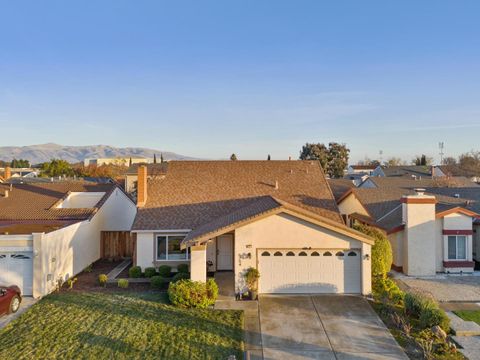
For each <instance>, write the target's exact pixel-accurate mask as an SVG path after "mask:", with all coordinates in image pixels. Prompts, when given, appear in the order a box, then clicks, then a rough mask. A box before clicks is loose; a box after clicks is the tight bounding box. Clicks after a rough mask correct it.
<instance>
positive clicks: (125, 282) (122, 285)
mask: <svg viewBox="0 0 480 360" xmlns="http://www.w3.org/2000/svg"><path fill="white" fill-rule="evenodd" d="M117 285H118V287H119V288H122V289H126V288H128V280H127V279H118V283H117Z"/></svg>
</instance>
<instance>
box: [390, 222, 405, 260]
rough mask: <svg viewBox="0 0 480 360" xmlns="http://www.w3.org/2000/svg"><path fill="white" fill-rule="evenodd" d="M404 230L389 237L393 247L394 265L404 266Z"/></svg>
mask: <svg viewBox="0 0 480 360" xmlns="http://www.w3.org/2000/svg"><path fill="white" fill-rule="evenodd" d="M403 236H404V234H403V230H401V231H397V232H395V233H393V234H389V235H388V236H387V238H388V240H389V241H390V245H391V246H392V255H393V265H395V266H403Z"/></svg>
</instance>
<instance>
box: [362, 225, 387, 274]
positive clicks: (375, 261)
mask: <svg viewBox="0 0 480 360" xmlns="http://www.w3.org/2000/svg"><path fill="white" fill-rule="evenodd" d="M354 229H355V230H357V231H360V232H361V233H364V234H365V235H368V236H370V237H372V238H373V239H375V244H374V245H373V246H372V276H380V277H385V276H386V275H387V272H389V271H390V268H391V266H392V261H393V255H392V246H391V245H390V241H388V238H387V236H386V235H385V234H384V233H383V232H382V231H380V230H378V229H375V228H374V227H371V226H368V225H362V224H356V225H355V226H354Z"/></svg>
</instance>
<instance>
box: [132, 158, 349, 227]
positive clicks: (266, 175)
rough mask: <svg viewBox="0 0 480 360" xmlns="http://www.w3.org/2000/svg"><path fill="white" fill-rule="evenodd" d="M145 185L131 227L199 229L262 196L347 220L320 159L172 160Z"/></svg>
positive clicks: (252, 203) (325, 215)
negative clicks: (161, 174)
mask: <svg viewBox="0 0 480 360" xmlns="http://www.w3.org/2000/svg"><path fill="white" fill-rule="evenodd" d="M275 184H278V188H276V185H275ZM147 188H148V196H147V201H146V204H145V206H144V207H141V208H139V209H138V212H137V216H136V218H135V221H134V224H133V227H132V230H140V231H141V230H173V229H191V230H195V229H197V228H199V227H201V226H205V224H208V223H211V222H212V221H214V220H216V219H218V218H221V217H223V216H225V215H226V214H232V213H235V212H237V211H241V209H243V208H247V209H250V208H255V207H256V206H258V204H259V199H260V198H262V197H264V196H272V197H275V199H278V200H281V201H285V202H288V203H290V204H292V205H296V206H298V207H300V208H303V209H305V210H308V211H310V212H312V213H314V214H317V215H318V216H322V217H324V218H326V219H329V220H331V221H334V222H335V223H338V224H339V225H343V224H344V223H343V220H342V218H341V216H340V213H339V212H338V208H337V205H336V203H335V200H334V198H333V194H332V192H331V190H330V188H329V186H328V183H327V181H326V179H325V176H324V174H323V171H322V169H321V167H320V164H319V162H318V161H273V160H272V161H230V160H228V161H171V162H169V165H168V172H167V174H166V176H165V177H164V178H154V179H149V181H148V187H147Z"/></svg>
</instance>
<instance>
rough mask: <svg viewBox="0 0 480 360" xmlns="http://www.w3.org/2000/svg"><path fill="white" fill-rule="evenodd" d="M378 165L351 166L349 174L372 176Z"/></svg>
mask: <svg viewBox="0 0 480 360" xmlns="http://www.w3.org/2000/svg"><path fill="white" fill-rule="evenodd" d="M377 166H378V165H349V166H348V168H347V174H349V175H352V174H362V175H371V174H372V173H373V171H374V170H375V169H376V168H377Z"/></svg>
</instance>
